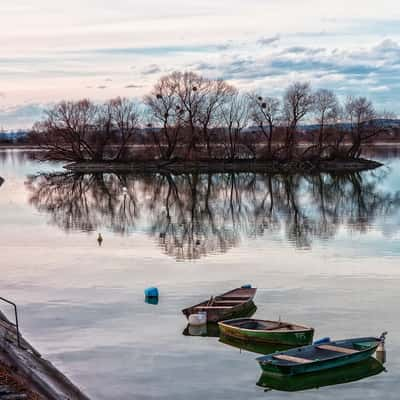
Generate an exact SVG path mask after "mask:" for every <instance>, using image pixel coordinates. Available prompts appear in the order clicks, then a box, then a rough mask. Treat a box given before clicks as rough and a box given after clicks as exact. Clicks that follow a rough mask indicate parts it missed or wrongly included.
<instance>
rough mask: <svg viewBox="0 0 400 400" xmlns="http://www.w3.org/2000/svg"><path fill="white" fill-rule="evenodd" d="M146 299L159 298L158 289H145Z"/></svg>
mask: <svg viewBox="0 0 400 400" xmlns="http://www.w3.org/2000/svg"><path fill="white" fill-rule="evenodd" d="M144 295H145V297H156V298H158V289H157V288H156V287H148V288H146V289H144Z"/></svg>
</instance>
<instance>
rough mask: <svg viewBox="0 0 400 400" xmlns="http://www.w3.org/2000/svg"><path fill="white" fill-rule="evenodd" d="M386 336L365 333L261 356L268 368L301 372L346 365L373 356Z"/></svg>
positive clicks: (277, 371)
mask: <svg viewBox="0 0 400 400" xmlns="http://www.w3.org/2000/svg"><path fill="white" fill-rule="evenodd" d="M383 340H384V336H383V335H382V336H381V337H380V338H374V337H365V338H354V339H345V340H337V341H334V342H327V343H324V344H316V345H311V346H303V347H298V348H296V349H291V350H287V351H284V352H280V353H275V354H270V355H267V356H264V357H259V358H257V361H258V362H259V364H260V367H261V369H262V370H263V371H265V372H274V373H278V374H285V375H298V374H304V373H309V372H316V371H322V370H326V369H330V368H336V367H342V366H344V365H349V364H353V363H357V362H360V361H363V360H366V359H367V358H369V357H370V356H371V355H372V354H373V353H374V352H375V350H376V348H377V347H378V345H379V344H380V343H381V342H382V341H383Z"/></svg>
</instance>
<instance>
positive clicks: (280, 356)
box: [272, 354, 313, 364]
mask: <svg viewBox="0 0 400 400" xmlns="http://www.w3.org/2000/svg"><path fill="white" fill-rule="evenodd" d="M272 357H273V358H276V359H278V360H283V361H291V362H295V363H297V364H307V363H310V362H313V360H309V359H308V358H301V357H294V356H288V355H287V354H277V355H276V356H272Z"/></svg>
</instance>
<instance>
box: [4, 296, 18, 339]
mask: <svg viewBox="0 0 400 400" xmlns="http://www.w3.org/2000/svg"><path fill="white" fill-rule="evenodd" d="M0 300H1V301H4V302H5V303H7V304H10V305H12V306H13V307H14V315H15V324H14V323H12V322H10V324H11V325H13V326H15V328H16V330H17V343H18V347H21V337H20V334H19V325H18V310H17V305H16V304H15V303H13V302H12V301H10V300H7V299H5V298H4V297H1V296H0Z"/></svg>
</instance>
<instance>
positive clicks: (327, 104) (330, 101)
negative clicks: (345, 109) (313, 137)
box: [314, 89, 340, 157]
mask: <svg viewBox="0 0 400 400" xmlns="http://www.w3.org/2000/svg"><path fill="white" fill-rule="evenodd" d="M314 111H315V114H316V119H317V122H318V125H319V132H318V144H317V146H318V154H319V156H320V157H321V155H322V151H323V150H322V149H323V144H324V139H325V137H324V133H325V125H326V124H329V123H334V122H336V120H337V118H338V115H339V113H340V105H339V100H338V98H337V96H336V94H335V93H334V92H333V91H331V90H328V89H319V90H317V91H316V92H315V93H314Z"/></svg>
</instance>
